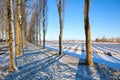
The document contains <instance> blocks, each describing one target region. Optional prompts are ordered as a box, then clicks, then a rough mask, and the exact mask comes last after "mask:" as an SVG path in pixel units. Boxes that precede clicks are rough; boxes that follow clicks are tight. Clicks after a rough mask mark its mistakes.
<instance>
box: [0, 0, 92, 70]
mask: <svg viewBox="0 0 120 80" xmlns="http://www.w3.org/2000/svg"><path fill="white" fill-rule="evenodd" d="M14 2H15V6H14V4H13V3H14ZM56 2H57V9H58V14H59V24H60V34H59V55H62V54H63V53H62V35H63V34H62V33H63V12H64V4H65V3H64V0H56ZM89 3H90V1H89V0H85V2H84V27H85V36H86V53H87V56H86V63H87V65H89V66H92V65H93V61H92V49H91V32H90V23H89ZM5 4H6V12H7V17H6V19H7V23H6V24H7V26H8V27H7V28H8V35H9V51H10V70H14V69H16V68H17V67H16V62H15V61H16V60H15V58H16V56H21V55H22V49H23V48H24V46H25V42H26V40H28V41H31V42H32V41H34V42H35V44H40V45H41V29H43V48H45V35H46V29H47V28H46V27H47V0H40V1H37V0H36V5H37V6H35V9H34V10H32V16H31V19H30V27H29V29H28V33H26V29H27V28H26V26H27V20H26V19H27V12H26V10H25V5H26V4H25V0H6V1H5ZM36 12H37V13H36ZM2 26H3V25H2ZM41 26H42V27H41ZM0 29H1V28H0ZM32 30H33V31H32ZM29 32H31V33H29ZM32 32H33V33H32ZM26 34H27V39H26Z"/></svg>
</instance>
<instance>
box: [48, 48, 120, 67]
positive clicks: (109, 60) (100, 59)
mask: <svg viewBox="0 0 120 80" xmlns="http://www.w3.org/2000/svg"><path fill="white" fill-rule="evenodd" d="M46 48H49V49H51V50H56V51H57V50H58V49H57V48H54V47H50V46H46ZM63 53H64V54H68V55H71V56H75V57H78V58H82V59H86V52H79V51H78V52H77V51H76V50H69V49H63ZM92 58H93V61H94V62H97V63H100V64H105V65H107V66H109V67H112V68H117V69H120V59H118V58H115V57H111V56H108V55H104V54H96V53H93V56H92Z"/></svg>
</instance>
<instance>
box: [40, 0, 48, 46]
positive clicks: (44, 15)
mask: <svg viewBox="0 0 120 80" xmlns="http://www.w3.org/2000/svg"><path fill="white" fill-rule="evenodd" d="M41 10H42V27H43V48H45V35H46V28H47V0H41Z"/></svg>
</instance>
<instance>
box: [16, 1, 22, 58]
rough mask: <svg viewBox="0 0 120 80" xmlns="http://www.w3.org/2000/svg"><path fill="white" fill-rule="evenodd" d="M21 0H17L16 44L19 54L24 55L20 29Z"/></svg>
mask: <svg viewBox="0 0 120 80" xmlns="http://www.w3.org/2000/svg"><path fill="white" fill-rule="evenodd" d="M19 4H20V2H19V0H16V15H15V16H16V44H17V56H22V45H21V44H22V43H21V30H20V5H19Z"/></svg>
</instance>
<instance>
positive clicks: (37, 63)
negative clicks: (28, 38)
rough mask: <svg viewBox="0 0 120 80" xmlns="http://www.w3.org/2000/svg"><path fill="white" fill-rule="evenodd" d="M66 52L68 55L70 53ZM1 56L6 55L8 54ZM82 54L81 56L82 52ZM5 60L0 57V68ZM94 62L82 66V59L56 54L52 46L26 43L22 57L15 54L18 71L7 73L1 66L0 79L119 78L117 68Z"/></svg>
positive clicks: (72, 79)
mask: <svg viewBox="0 0 120 80" xmlns="http://www.w3.org/2000/svg"><path fill="white" fill-rule="evenodd" d="M52 49H53V48H52ZM64 52H65V51H64ZM67 52H68V51H67ZM68 53H71V55H72V52H68ZM76 53H77V52H76ZM66 54H67V53H66ZM4 55H6V56H8V53H6V54H4ZM4 55H0V56H4ZM81 55H82V54H81ZM82 56H83V57H84V55H82ZM7 59H8V58H5V59H4V58H3V60H2V61H0V67H1V66H2V67H8V65H9V62H8V61H6V60H7ZM94 64H95V65H94V66H93V67H88V66H86V65H85V60H84V59H81V58H77V57H73V56H69V55H62V56H59V55H58V51H57V50H55V49H54V50H51V49H47V48H46V49H40V48H38V47H36V46H34V45H31V44H28V45H27V46H26V47H25V48H24V52H23V56H21V57H17V67H18V68H19V70H17V71H14V72H9V71H8V70H4V69H1V70H0V80H1V79H2V80H110V79H113V80H114V79H119V77H120V70H118V69H113V68H110V67H108V66H105V65H101V64H97V63H94Z"/></svg>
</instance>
